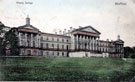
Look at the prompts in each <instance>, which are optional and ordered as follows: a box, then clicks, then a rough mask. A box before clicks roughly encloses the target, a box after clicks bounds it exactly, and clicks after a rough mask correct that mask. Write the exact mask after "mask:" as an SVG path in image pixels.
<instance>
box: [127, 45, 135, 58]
mask: <svg viewBox="0 0 135 82" xmlns="http://www.w3.org/2000/svg"><path fill="white" fill-rule="evenodd" d="M124 55H125V56H124V57H126V58H135V47H133V48H131V47H124Z"/></svg>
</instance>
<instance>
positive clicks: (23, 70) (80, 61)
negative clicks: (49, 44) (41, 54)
mask: <svg viewBox="0 0 135 82" xmlns="http://www.w3.org/2000/svg"><path fill="white" fill-rule="evenodd" d="M0 63H1V64H0V80H8V81H9V80H10V81H13V80H23V81H24V80H25V81H27V80H32V81H33V80H37V81H43V80H49V81H56V80H57V81H58V80H59V81H63V80H64V81H71V80H72V81H106V82H126V81H130V80H131V78H133V76H135V59H126V60H123V59H120V58H22V57H21V58H19V57H18V58H0Z"/></svg>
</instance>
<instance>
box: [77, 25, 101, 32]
mask: <svg viewBox="0 0 135 82" xmlns="http://www.w3.org/2000/svg"><path fill="white" fill-rule="evenodd" d="M76 31H81V32H88V33H94V34H100V32H99V31H97V30H96V29H94V28H93V27H91V26H86V27H81V28H79V29H76Z"/></svg>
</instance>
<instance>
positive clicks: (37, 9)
mask: <svg viewBox="0 0 135 82" xmlns="http://www.w3.org/2000/svg"><path fill="white" fill-rule="evenodd" d="M18 2H19V3H18ZM25 2H30V3H32V4H20V3H25ZM118 4H119V5H118ZM27 15H29V17H30V18H31V24H32V25H33V26H35V27H36V28H38V29H39V30H40V31H42V32H47V33H54V32H55V31H59V30H63V29H65V28H66V29H67V30H68V29H69V28H70V27H73V28H78V27H79V26H82V27H84V26H89V25H90V26H92V27H94V28H95V29H97V30H98V31H99V32H101V35H100V39H101V40H106V39H107V38H108V39H109V40H116V39H117V35H120V36H121V39H122V40H123V41H124V42H125V46H131V47H132V46H135V36H134V35H135V0H0V21H1V22H2V23H3V24H5V25H6V26H10V27H18V26H21V25H24V24H25V23H26V20H25V18H26V17H27Z"/></svg>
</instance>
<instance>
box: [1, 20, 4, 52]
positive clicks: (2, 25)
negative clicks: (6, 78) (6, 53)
mask: <svg viewBox="0 0 135 82" xmlns="http://www.w3.org/2000/svg"><path fill="white" fill-rule="evenodd" d="M3 27H4V24H2V23H1V22H0V35H1V33H2V29H3ZM2 52H3V38H2V37H0V55H2Z"/></svg>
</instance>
